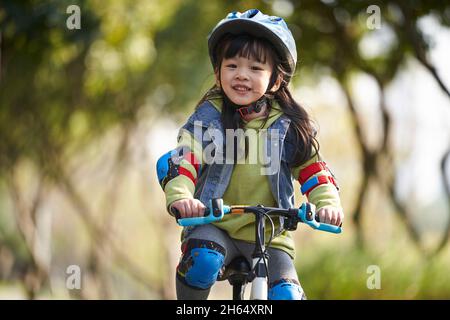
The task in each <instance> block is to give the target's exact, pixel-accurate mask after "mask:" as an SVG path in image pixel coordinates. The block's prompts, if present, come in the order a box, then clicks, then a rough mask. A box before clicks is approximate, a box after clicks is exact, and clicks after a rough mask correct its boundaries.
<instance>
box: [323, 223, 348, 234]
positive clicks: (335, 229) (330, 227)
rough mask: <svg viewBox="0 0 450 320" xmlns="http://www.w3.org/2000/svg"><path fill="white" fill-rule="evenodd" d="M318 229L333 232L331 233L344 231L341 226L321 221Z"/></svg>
mask: <svg viewBox="0 0 450 320" xmlns="http://www.w3.org/2000/svg"><path fill="white" fill-rule="evenodd" d="M317 229H318V230H322V231H326V232H331V233H341V232H342V228H341V227H339V226H335V225H332V224H328V223H321V222H319V227H318V228H317Z"/></svg>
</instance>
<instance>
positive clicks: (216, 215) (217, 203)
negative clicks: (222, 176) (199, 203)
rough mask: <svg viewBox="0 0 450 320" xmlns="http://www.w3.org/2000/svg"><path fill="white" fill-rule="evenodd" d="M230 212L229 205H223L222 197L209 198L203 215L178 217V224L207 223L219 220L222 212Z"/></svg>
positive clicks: (194, 224) (185, 225) (193, 224)
mask: <svg viewBox="0 0 450 320" xmlns="http://www.w3.org/2000/svg"><path fill="white" fill-rule="evenodd" d="M229 212H230V207H229V206H225V205H223V200H222V199H211V200H210V201H209V206H208V208H207V209H206V210H205V215H204V216H203V217H195V218H183V219H178V221H177V222H178V224H179V225H180V226H182V227H187V226H197V225H201V224H207V223H211V222H214V221H219V220H221V219H222V218H223V215H224V214H227V213H229Z"/></svg>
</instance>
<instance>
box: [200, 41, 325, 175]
mask: <svg viewBox="0 0 450 320" xmlns="http://www.w3.org/2000/svg"><path fill="white" fill-rule="evenodd" d="M214 54H215V55H216V59H215V61H217V65H216V66H214V72H215V73H216V74H218V76H219V80H220V67H221V63H222V61H223V59H230V58H233V57H235V56H239V57H245V58H249V59H250V58H252V59H255V60H257V61H258V62H261V63H265V62H266V61H267V60H269V61H271V62H272V64H273V66H274V68H273V71H272V75H271V78H270V81H269V86H268V90H270V89H271V88H272V87H273V85H274V84H275V83H276V81H277V79H279V78H281V84H280V87H279V89H278V90H277V91H276V92H266V96H268V97H271V98H273V99H274V100H275V101H277V102H278V104H279V105H280V107H281V109H282V111H283V113H284V114H285V115H286V116H287V117H289V118H290V119H291V124H290V126H289V130H288V136H289V137H290V138H291V139H292V142H293V143H294V145H295V146H297V147H296V148H295V150H296V152H295V155H294V158H293V161H292V162H291V163H290V166H291V167H298V166H300V165H301V164H303V163H305V162H306V161H308V160H309V159H310V158H311V156H312V155H313V150H314V152H315V153H316V154H318V152H319V143H318V141H317V140H316V137H315V136H316V132H317V131H316V129H315V128H314V125H313V122H312V120H311V118H310V117H309V115H308V113H307V112H306V110H305V109H304V108H303V107H302V106H301V105H300V104H299V103H297V102H296V101H295V100H294V98H293V97H292V95H291V93H290V91H289V89H288V81H289V79H290V78H291V77H292V75H291V74H289V73H288V72H287V69H286V67H285V66H286V64H285V63H284V62H283V60H282V59H281V58H280V56H279V55H278V54H277V53H276V50H275V48H274V47H273V46H272V44H271V43H270V42H269V41H267V40H266V39H263V38H257V37H253V36H250V35H248V34H245V33H244V34H240V35H231V34H227V35H225V36H224V37H223V38H222V39H221V41H219V43H218V44H217V46H216V48H215V50H214ZM217 96H221V97H222V98H223V108H222V114H221V120H222V122H223V127H224V129H225V130H226V129H238V128H242V127H243V126H244V123H243V122H242V119H241V118H240V117H239V116H237V115H238V113H237V112H236V108H235V106H233V105H232V103H231V102H230V101H229V99H227V97H226V96H225V93H224V92H223V91H222V89H221V87H220V86H217V85H214V86H213V87H212V88H211V89H210V90H208V92H206V94H205V95H204V96H203V98H202V99H201V100H200V102H199V103H198V105H197V107H198V106H200V105H201V104H202V103H203V102H204V101H205V100H208V99H211V98H213V97H217ZM268 101H269V103H268V105H267V107H268V111H270V108H271V104H270V100H268ZM268 116H269V112H267V115H266V117H265V119H264V124H265V123H266V121H267V119H268ZM264 124H263V126H264ZM236 147H237V144H235V148H236ZM235 151H236V150H235ZM236 154H237V152H235V155H236Z"/></svg>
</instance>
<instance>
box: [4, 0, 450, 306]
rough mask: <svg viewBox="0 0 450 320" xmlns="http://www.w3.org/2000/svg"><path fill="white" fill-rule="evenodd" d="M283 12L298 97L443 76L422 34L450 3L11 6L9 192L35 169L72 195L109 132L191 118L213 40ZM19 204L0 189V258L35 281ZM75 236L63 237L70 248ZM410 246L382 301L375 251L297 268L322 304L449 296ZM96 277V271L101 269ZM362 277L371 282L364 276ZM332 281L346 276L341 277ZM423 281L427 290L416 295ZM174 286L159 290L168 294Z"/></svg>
mask: <svg viewBox="0 0 450 320" xmlns="http://www.w3.org/2000/svg"><path fill="white" fill-rule="evenodd" d="M69 5H78V6H79V7H80V9H81V29H79V30H77V29H74V30H69V29H68V28H67V26H66V20H67V19H68V17H69V15H70V14H68V13H67V12H66V9H67V7H68V6H69ZM371 5H377V6H379V8H380V10H381V14H382V18H381V24H382V31H380V30H371V29H370V28H368V26H367V19H368V17H369V16H370V13H368V12H367V8H368V7H369V6H371ZM280 6H281V8H284V11H283V10H281V9H279V10H281V11H280V12H281V13H282V12H285V13H286V14H285V16H284V18H285V19H286V20H287V22H288V24H289V26H290V28H291V30H292V32H293V34H294V37H295V39H296V41H297V46H298V52H299V66H298V68H297V74H296V75H295V77H294V78H293V86H294V87H295V86H297V85H299V84H300V83H305V82H308V81H317V80H318V79H319V78H320V77H322V76H324V75H329V76H332V77H334V78H335V79H337V80H338V82H339V83H340V84H341V85H342V86H345V84H346V82H347V79H348V77H349V76H350V75H352V74H354V73H356V72H364V73H367V74H369V75H371V76H372V77H374V78H376V80H377V82H378V83H379V84H380V85H382V86H385V85H387V84H389V82H390V81H392V80H393V79H394V77H395V76H396V74H397V73H398V71H399V70H401V68H402V67H403V66H404V65H405V63H406V61H407V59H409V58H411V57H415V58H416V59H417V60H418V61H420V62H421V63H422V64H423V65H425V66H426V67H427V69H428V70H429V71H430V72H433V71H435V70H434V69H433V67H432V66H431V65H429V61H428V55H427V54H428V51H429V49H430V47H431V46H432V45H433V39H432V38H430V37H429V36H426V35H425V33H424V32H423V31H424V30H421V28H420V20H421V19H422V18H424V17H430V16H432V17H434V18H435V19H436V20H437V21H438V22H439V23H440V24H441V25H442V26H445V27H448V26H450V3H448V2H445V1H425V0H414V1H392V0H390V1H360V0H350V1H341V0H322V1H316V0H305V1H289V0H277V1H271V0H266V1H251V0H249V1H238V0H231V1H197V0H186V1H181V0H165V1H156V0H136V1H132V0H112V1H107V2H105V1H100V0H76V1H72V0H59V1H57V0H46V1H35V0H19V1H13V0H3V1H2V2H1V4H0V137H1V139H0V181H3V179H8V177H11V175H12V172H14V170H15V169H16V168H17V167H18V166H19V165H20V164H23V162H25V163H26V164H27V165H30V166H31V167H32V168H33V169H34V170H35V171H36V172H37V173H36V175H37V176H38V177H40V178H43V179H44V181H45V182H48V181H51V182H53V183H55V184H58V183H61V184H60V185H63V186H64V187H65V190H67V189H69V191H70V188H69V185H68V184H67V182H66V181H63V180H64V177H65V173H66V171H67V170H68V169H69V168H67V167H66V166H67V164H68V163H70V160H71V159H72V158H74V157H75V156H76V155H78V154H79V153H80V152H82V151H83V150H84V148H85V147H86V146H87V145H88V144H89V143H92V142H93V141H95V139H96V138H98V137H100V136H101V135H102V134H104V133H105V132H108V130H109V129H111V128H113V127H120V128H122V129H123V130H124V132H127V128H130V127H133V126H135V125H136V124H137V123H138V122H139V120H140V119H141V117H143V114H145V115H149V114H150V115H151V118H152V119H153V120H154V119H157V118H159V117H164V116H172V117H174V116H176V115H177V113H185V112H186V111H188V110H192V108H193V106H194V105H195V104H196V102H197V101H198V100H199V99H200V98H201V97H202V95H203V93H204V92H205V90H206V89H207V88H209V87H210V86H211V85H212V84H213V72H212V68H211V65H210V61H209V57H208V53H207V42H206V39H207V35H208V33H209V32H210V31H211V29H212V28H213V27H214V26H215V24H216V23H217V22H218V21H219V20H220V19H222V18H223V17H225V15H226V13H228V12H231V11H235V10H238V11H241V12H242V11H244V10H247V9H250V8H258V9H260V10H261V11H263V12H269V13H273V14H276V12H274V11H276V10H275V8H277V7H278V8H280ZM281 13H280V14H281ZM379 32H383V33H384V34H386V33H387V34H389V36H390V39H391V40H390V41H387V42H386V43H385V46H384V47H383V48H379V49H380V50H377V51H376V52H367V50H365V49H364V42H365V41H367V39H368V37H372V36H374V35H376V34H377V33H379ZM99 149H101V148H99ZM364 168H366V167H364ZM117 171H118V170H117ZM30 176H33V174H30ZM23 180H24V181H26V183H28V182H29V180H27V179H23ZM30 180H31V179H30ZM108 182H110V181H108ZM120 183H122V181H120ZM19 189H20V188H19ZM63 189H64V188H63ZM8 194H11V190H8V188H4V189H0V203H1V204H2V205H1V206H0V253H1V249H2V245H3V246H4V247H7V248H9V249H10V251H11V252H13V254H14V261H15V272H16V274H18V276H17V277H18V278H21V277H22V278H21V279H25V278H26V277H25V276H24V274H25V273H26V272H27V271H28V270H32V269H33V268H35V269H39V266H37V263H36V261H32V259H30V256H32V255H33V254H32V250H33V248H31V247H30V245H29V243H28V244H27V242H26V241H24V239H23V238H26V235H24V234H21V233H19V232H17V230H16V229H15V225H14V223H12V221H13V220H14V214H13V213H11V212H5V211H4V210H6V209H5V208H9V207H11V206H7V205H6V203H8V200H7V198H8V197H7V195H8ZM73 194H74V192H72V195H73ZM112 194H113V196H111V197H110V198H111V199H113V198H114V193H113V192H112ZM74 197H75V198H76V196H74ZM89 200H91V201H93V200H92V199H89ZM111 201H112V200H111ZM8 204H9V203H8ZM138 206H139V205H138ZM80 207H82V206H80ZM82 208H83V207H82ZM80 211H83V210H80ZM108 213H109V212H108ZM34 218H35V217H32V219H31V221H33V222H35V220H33V219H34ZM64 222H65V221H64ZM61 225H64V223H61ZM159 227H160V228H161V230H163V231H161V230H159V231H158V232H153V233H152V234H150V235H147V234H146V236H147V238H145V239H141V238H139V240H140V241H141V242H145V241H146V240H147V241H148V239H149V238H148V237H155V238H157V237H158V236H160V235H163V234H164V230H165V227H166V226H162V227H161V226H159ZM133 231H134V230H133ZM58 232H59V233H58ZM67 232H68V231H67V230H66V229H63V228H62V229H61V230H60V229H58V230H57V231H55V233H57V234H58V236H61V237H63V236H64V235H65V233H67ZM130 234H132V235H134V236H136V234H135V233H134V232H129V234H128V235H127V236H128V237H131V236H130ZM137 234H138V233H137ZM84 236H86V235H83V236H79V237H80V238H82V237H84ZM143 238H144V237H143ZM78 240H79V239H78ZM96 240H97V239H93V240H92V241H93V243H94V245H95V241H96ZM65 241H66V242H69V240H68V238H65V239H64V240H61V241H59V242H58V243H57V244H56V245H55V247H56V248H58V250H61V251H65V248H66V246H69V244H67V243H66V242H65ZM155 241H156V240H155ZM27 245H28V246H27ZM403 249H404V248H403V247H402V246H400V247H395V248H394V250H393V251H392V252H391V255H389V256H388V257H385V258H386V259H384V260H383V261H387V262H388V263H390V264H388V265H386V266H382V267H383V270H384V271H383V277H384V278H383V279H384V280H382V288H383V290H380V291H368V290H367V288H366V287H365V286H364V284H365V279H366V277H367V274H366V273H365V268H366V267H367V265H370V264H372V261H373V257H374V255H375V253H373V252H370V251H364V250H361V249H355V248H354V247H353V246H350V245H349V246H348V247H344V248H342V251H340V252H338V253H336V252H329V251H323V250H320V252H319V253H317V252H316V250H311V251H306V252H305V255H304V256H302V258H301V259H302V260H301V261H300V262H299V268H298V269H299V274H300V278H301V281H302V283H303V286H304V287H305V288H306V289H307V290H308V294H309V295H310V296H311V297H315V298H369V299H370V298H386V297H387V298H404V297H409V298H445V297H447V298H448V297H449V296H450V292H449V290H450V289H449V288H450V284H448V282H446V280H445V279H443V278H444V277H445V274H446V272H447V270H448V262H447V261H445V260H444V259H445V257H448V254H447V255H443V256H442V257H439V258H438V259H436V260H432V261H430V263H424V260H423V259H422V258H423V257H415V258H412V259H411V260H409V261H408V262H407V263H406V264H404V265H401V264H396V262H397V261H396V259H399V258H398V257H401V255H402V250H403ZM88 250H92V251H89V252H88V253H87V254H86V255H88V256H89V257H91V256H92V257H93V258H92V261H94V262H95V261H97V263H98V261H99V260H101V259H99V258H98V257H97V256H96V255H95V254H96V253H95V248H94V249H92V248H89V249H87V251H88ZM405 250H410V251H413V250H412V249H411V248H410V247H408V248H407V249H405ZM30 252H31V253H30ZM162 255H163V253H160V252H156V253H152V256H151V258H152V259H153V260H158V259H159V257H160V256H162ZM155 257H156V258H155ZM0 258H1V255H0ZM60 259H61V260H64V259H67V257H66V256H64V257H63V258H60ZM123 260H126V259H122V263H123ZM389 261H390V262H389ZM64 262H66V261H64ZM89 267H90V268H91V269H92V270H95V269H96V266H95V263H93V262H91V263H90V265H89ZM103 267H104V266H103ZM163 267H164V265H163V264H161V266H159V267H158V268H161V269H163ZM111 268H112V269H114V267H111ZM318 268H319V270H317V269H318ZM357 268H361V269H360V270H361V272H359V273H355V271H354V270H355V269H357ZM0 269H1V266H0ZM155 269H156V268H155ZM358 270H359V269H358ZM0 271H1V270H0ZM154 273H156V271H155V272H154ZM324 274H327V276H326V277H325V276H323V275H324ZM331 274H336V278H335V279H332V280H330V278H329V277H328V275H331ZM15 276H16V275H14V277H15ZM117 277H118V278H119V279H112V280H111V282H112V283H114V281H117V282H120V281H122V282H125V281H127V280H126V279H125V278H126V277H125V276H123V277H124V279H122V275H121V276H120V277H119V276H117ZM414 279H418V281H416V282H414V283H415V284H414V286H415V287H414V286H413V287H410V286H411V281H412V280H414ZM166 280H167V278H163V279H162V280H161V284H158V285H160V287H161V288H160V290H161V292H162V291H164V285H165V284H164V282H165V281H166ZM24 282H25V280H24ZM141 283H142V281H141ZM120 291H121V290H117V292H120ZM129 291H130V292H133V290H132V289H129ZM161 292H156V293H155V292H152V296H151V297H154V296H153V295H156V296H157V297H162V296H167V293H164V292H163V293H161ZM386 292H389V293H388V294H386ZM130 294H131V293H130ZM30 296H32V295H30Z"/></svg>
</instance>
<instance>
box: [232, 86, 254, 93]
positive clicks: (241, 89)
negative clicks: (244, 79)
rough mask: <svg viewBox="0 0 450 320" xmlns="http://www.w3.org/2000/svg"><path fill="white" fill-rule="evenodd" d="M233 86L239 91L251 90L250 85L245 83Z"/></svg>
mask: <svg viewBox="0 0 450 320" xmlns="http://www.w3.org/2000/svg"><path fill="white" fill-rule="evenodd" d="M232 88H233V90H236V91H238V92H248V91H250V90H251V89H250V88H249V87H247V86H243V85H236V86H232Z"/></svg>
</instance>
